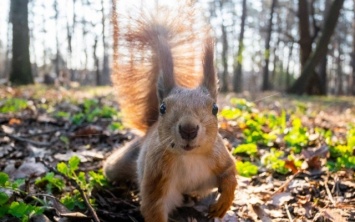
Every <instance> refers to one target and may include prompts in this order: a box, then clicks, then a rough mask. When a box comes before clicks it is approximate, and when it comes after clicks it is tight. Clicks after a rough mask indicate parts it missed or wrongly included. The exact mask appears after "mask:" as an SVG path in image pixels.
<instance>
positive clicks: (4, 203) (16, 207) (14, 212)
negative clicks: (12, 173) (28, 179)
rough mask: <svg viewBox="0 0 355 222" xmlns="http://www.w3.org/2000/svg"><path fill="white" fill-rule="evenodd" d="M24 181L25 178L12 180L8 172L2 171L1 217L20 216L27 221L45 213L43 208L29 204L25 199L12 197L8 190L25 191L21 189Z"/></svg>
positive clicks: (0, 187)
mask: <svg viewBox="0 0 355 222" xmlns="http://www.w3.org/2000/svg"><path fill="white" fill-rule="evenodd" d="M23 183H24V180H15V181H13V182H11V181H10V180H9V176H8V175H7V174H6V173H3V172H0V190H1V191H0V218H1V217H3V216H5V215H11V216H13V217H15V218H18V219H19V220H20V221H23V222H27V221H29V219H30V218H31V216H32V215H39V214H42V213H43V211H44V210H43V208H42V207H38V206H34V205H32V204H27V203H25V202H23V201H21V202H18V201H13V200H11V199H10V197H9V195H8V193H7V192H6V190H7V191H10V193H11V192H18V193H24V192H23V191H21V190H19V186H21V185H22V184H23Z"/></svg>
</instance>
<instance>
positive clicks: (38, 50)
mask: <svg viewBox="0 0 355 222" xmlns="http://www.w3.org/2000/svg"><path fill="white" fill-rule="evenodd" d="M160 1H161V2H163V1H162V0H160ZM129 2H130V3H135V4H136V5H138V7H142V8H144V7H145V6H147V5H150V6H154V5H157V4H158V3H160V2H159V0H154V1H144V0H132V1H128V0H95V1H94V0H1V1H0V80H1V82H0V84H1V85H5V84H8V83H11V84H12V85H23V84H31V83H34V82H42V83H45V84H57V85H64V86H69V85H71V84H72V83H76V84H77V85H109V84H110V72H111V68H112V64H113V60H115V59H117V57H114V54H115V53H114V51H115V50H114V49H115V48H116V49H117V47H118V45H117V43H118V41H115V39H116V40H117V38H119V35H120V23H119V22H118V20H117V19H118V18H119V17H120V16H121V15H122V14H124V12H123V11H124V9H125V7H126V4H127V3H129ZM191 4H192V5H196V7H199V8H201V9H202V10H203V12H204V19H206V21H208V22H209V23H210V24H211V26H212V28H213V30H214V33H215V37H216V41H217V53H216V58H217V69H218V73H219V75H220V89H221V91H223V92H229V91H234V92H243V91H250V92H259V91H267V90H276V91H282V92H288V93H294V94H312V95H327V94H328V95H329V94H332V95H355V0H254V1H251V0H193V1H192V2H191Z"/></svg>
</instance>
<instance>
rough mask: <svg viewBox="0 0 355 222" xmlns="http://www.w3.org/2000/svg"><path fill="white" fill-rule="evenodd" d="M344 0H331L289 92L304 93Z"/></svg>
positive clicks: (325, 46) (333, 28)
mask: <svg viewBox="0 0 355 222" xmlns="http://www.w3.org/2000/svg"><path fill="white" fill-rule="evenodd" d="M343 3H344V0H336V1H333V2H332V4H331V6H330V10H329V13H328V16H326V18H325V24H327V25H326V26H324V29H323V31H322V34H321V36H320V37H319V40H318V42H317V45H316V48H315V50H314V52H313V53H312V54H311V56H310V57H309V59H308V60H307V61H306V63H305V65H304V67H303V69H302V72H301V76H300V77H299V78H298V79H297V80H296V82H295V83H294V84H293V85H292V86H291V88H290V89H289V90H288V92H289V93H294V94H303V93H306V89H307V86H308V85H309V83H310V81H312V78H313V77H314V76H315V75H314V69H315V67H316V66H317V65H318V63H319V62H320V60H321V59H322V56H323V55H324V54H325V53H326V52H327V46H328V43H329V41H330V38H331V36H332V35H333V32H334V30H335V26H336V24H337V22H338V18H339V15H340V10H341V8H342V7H343Z"/></svg>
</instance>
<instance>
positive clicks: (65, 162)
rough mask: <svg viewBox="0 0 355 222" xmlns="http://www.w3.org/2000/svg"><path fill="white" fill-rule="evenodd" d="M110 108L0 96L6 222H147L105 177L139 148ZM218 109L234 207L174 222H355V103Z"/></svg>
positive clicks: (24, 92)
mask: <svg viewBox="0 0 355 222" xmlns="http://www.w3.org/2000/svg"><path fill="white" fill-rule="evenodd" d="M241 97H243V98H246V99H242V98H241ZM114 98H115V95H114V94H113V92H112V89H111V88H109V87H103V88H95V87H88V88H80V89H70V90H67V89H63V88H47V87H43V86H32V87H21V88H6V87H3V88H0V171H1V172H0V220H1V221H27V220H28V219H29V217H31V220H32V221H70V220H72V221H90V220H93V221H98V220H99V221H107V222H109V221H143V219H142V216H141V215H140V213H139V197H138V194H137V193H138V192H137V188H136V186H135V185H132V184H126V185H120V186H117V185H116V186H115V185H111V184H109V183H108V182H107V181H106V180H105V178H104V177H103V175H102V171H101V168H102V163H103V161H104V160H105V158H106V157H107V156H108V155H109V154H110V153H112V151H113V150H115V149H119V148H120V147H122V146H123V145H124V144H125V143H126V142H128V141H130V140H132V139H133V138H134V134H133V133H132V132H131V131H130V130H128V129H125V128H124V127H123V126H122V124H121V120H120V114H119V111H118V110H119V108H118V106H117V104H116V102H115V99H114ZM220 103H221V104H222V105H221V106H220V110H221V111H220V114H219V119H220V120H219V125H220V133H221V135H222V136H223V137H224V138H225V144H226V146H227V147H228V148H229V149H230V151H231V152H232V153H233V155H234V156H235V158H236V168H237V170H238V172H239V175H238V178H237V179H238V188H237V190H236V192H235V194H236V195H235V201H234V203H233V205H232V207H231V209H230V211H228V212H227V215H226V216H225V217H224V218H223V219H221V220H219V219H208V218H207V217H205V215H206V212H207V209H208V205H209V204H210V203H211V202H213V201H214V200H215V195H211V196H209V197H207V198H205V199H203V200H201V201H199V202H198V203H195V206H193V207H184V208H181V209H179V210H178V211H177V212H176V213H175V214H174V216H173V218H172V220H173V221H337V222H338V221H355V179H354V177H355V173H354V169H355V99H354V98H350V97H295V96H286V95H281V94H272V93H269V94H257V95H253V97H251V96H250V95H244V96H240V97H239V98H238V97H234V96H232V95H220ZM157 189H159V188H157ZM95 218H96V219H95ZM192 218H194V219H192Z"/></svg>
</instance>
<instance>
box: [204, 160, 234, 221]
mask: <svg viewBox="0 0 355 222" xmlns="http://www.w3.org/2000/svg"><path fill="white" fill-rule="evenodd" d="M236 186H237V179H236V177H235V169H234V165H232V166H230V167H229V168H228V169H227V170H226V171H225V172H224V173H223V174H222V175H220V176H219V178H218V191H219V192H220V197H219V198H218V200H217V202H216V203H215V204H213V205H211V207H210V209H209V216H210V217H219V218H222V217H223V216H224V215H225V213H226V212H227V211H228V209H229V207H230V206H231V205H232V203H233V200H234V191H235V188H236Z"/></svg>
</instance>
